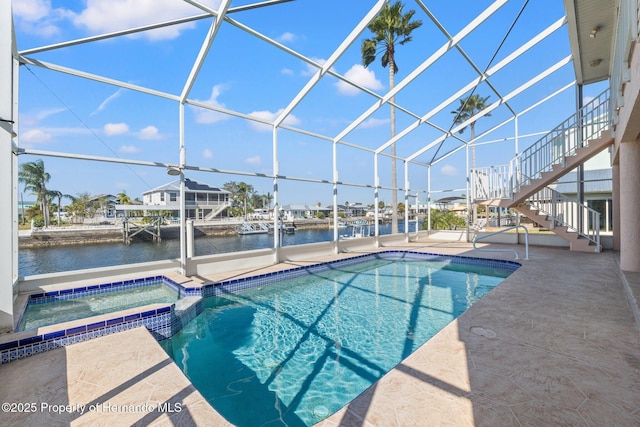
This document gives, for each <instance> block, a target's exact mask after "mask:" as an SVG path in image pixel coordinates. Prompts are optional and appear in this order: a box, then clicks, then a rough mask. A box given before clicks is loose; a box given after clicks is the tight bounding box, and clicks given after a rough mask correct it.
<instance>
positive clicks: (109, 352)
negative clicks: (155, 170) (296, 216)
mask: <svg viewBox="0 0 640 427" xmlns="http://www.w3.org/2000/svg"><path fill="white" fill-rule="evenodd" d="M396 247H400V248H402V249H404V248H408V249H410V250H415V249H417V250H420V251H438V252H439V253H441V254H450V253H453V254H460V253H467V254H472V253H473V252H472V248H471V245H470V244H465V243H463V242H442V241H430V242H418V243H411V244H406V245H396ZM491 247H495V248H505V247H509V246H506V245H496V244H492V245H491ZM367 252H375V250H374V251H367ZM532 252H533V256H532V257H531V260H530V261H525V262H523V263H522V264H523V267H522V268H520V269H518V271H516V272H514V274H513V275H511V276H509V277H508V278H507V279H505V282H503V284H505V285H506V284H507V282H509V283H508V286H502V285H503V284H501V285H500V286H498V287H497V288H496V289H494V290H493V291H491V292H490V293H489V294H488V295H487V296H486V297H485V298H483V299H482V300H481V301H484V300H486V303H485V304H482V305H484V307H483V308H481V307H480V306H478V307H477V309H476V306H475V305H474V307H472V308H471V309H470V311H469V314H470V316H465V319H463V320H462V321H454V322H453V323H451V324H450V325H449V326H447V327H446V328H445V329H444V330H443V331H442V332H441V333H440V334H438V335H437V336H436V337H434V338H432V339H431V340H429V341H428V342H427V343H426V344H425V345H423V346H421V347H420V348H419V349H418V350H417V351H416V353H417V354H416V355H415V357H412V358H411V359H407V360H404V361H403V362H402V363H401V364H400V365H399V367H398V368H399V369H396V370H394V371H395V372H394V374H391V375H388V377H387V376H385V377H384V378H383V379H382V380H380V381H379V382H377V383H375V384H374V385H373V386H372V387H371V388H370V389H369V390H368V391H367V392H365V393H363V394H362V395H361V396H359V397H358V398H357V399H355V400H354V401H352V402H350V403H349V404H348V405H346V406H345V407H344V408H343V409H341V410H340V411H338V412H336V413H334V414H333V415H331V416H330V417H329V418H327V419H325V420H324V421H322V422H320V423H319V424H317V425H316V427H320V426H321V427H337V426H340V425H358V426H374V425H388V426H390V427H401V426H405V425H424V424H425V423H427V424H429V425H441V424H447V425H460V426H463V425H464V426H473V425H496V424H505V423H508V424H510V425H521V424H522V425H525V424H526V425H539V424H548V423H554V422H555V423H558V422H564V423H565V424H571V425H575V424H582V425H587V424H593V425H603V423H604V424H606V423H607V422H608V423H609V424H611V423H614V424H616V425H635V424H637V423H638V422H639V421H640V412H638V410H637V402H638V401H637V394H636V393H634V390H635V388H634V387H635V386H634V384H637V381H638V379H639V378H640V373H639V372H638V371H637V368H634V366H630V365H629V364H628V363H627V362H629V361H630V360H632V359H633V358H637V359H635V360H639V359H640V338H638V331H637V329H636V327H635V323H634V321H633V316H632V314H631V313H630V312H629V310H628V309H626V308H625V307H626V304H627V301H626V299H625V298H624V293H623V292H622V289H621V287H620V286H618V285H619V277H618V276H619V271H617V270H615V269H614V268H613V264H614V263H613V262H610V263H608V262H607V260H609V259H610V258H614V257H615V254H613V255H612V254H585V253H580V252H579V253H574V252H570V251H568V250H564V249H554V248H551V249H549V248H544V249H540V248H536V247H534V248H533V251H532ZM348 255H350V254H345V253H341V254H337V255H328V256H324V255H323V256H318V257H316V258H314V259H313V260H311V259H309V260H305V261H284V262H282V263H280V264H274V265H270V266H264V267H262V268H259V269H255V268H253V269H250V268H247V269H239V270H236V271H233V272H227V273H215V274H211V275H206V276H200V277H199V278H198V279H202V280H205V281H215V280H219V281H221V280H222V279H225V278H230V277H241V276H243V275H246V274H247V272H248V271H254V272H257V271H259V272H269V271H273V270H275V269H283V268H286V267H287V266H289V265H295V266H299V265H301V264H304V263H309V264H311V263H317V261H318V260H322V261H325V260H330V259H336V258H338V257H341V256H342V257H344V256H348ZM495 257H496V258H498V257H500V258H504V259H508V255H505V254H500V255H497V256H495ZM511 259H513V258H511ZM563 266H570V268H569V269H568V271H565V269H564V268H561V267H563ZM195 279H196V278H194V280H195ZM638 279H639V280H640V277H639V278H638ZM185 280H187V279H185ZM544 282H548V285H544V286H542V287H541V286H540V284H541V283H544ZM585 282H590V283H593V282H598V283H600V285H599V289H601V291H600V292H599V294H598V295H599V296H602V295H606V297H607V300H608V301H609V303H608V304H607V305H606V306H604V307H600V308H599V311H600V312H601V314H604V318H605V319H600V321H603V320H604V321H605V324H602V323H599V321H598V322H595V323H594V322H593V320H594V319H593V318H594V316H593V314H594V313H593V310H594V305H593V298H594V295H593V294H592V293H591V292H579V293H578V294H575V293H573V294H571V295H570V296H568V297H566V298H565V296H564V291H563V289H564V288H565V287H566V286H569V287H570V288H571V289H575V287H578V289H582V288H584V286H585ZM589 289H591V288H589ZM523 293H525V294H526V296H524V295H523ZM489 302H491V304H488V303H489ZM601 302H602V300H599V303H598V305H600V303H601ZM566 303H570V304H571V306H570V307H567V308H568V309H569V311H568V312H567V311H565V313H566V314H567V315H568V317H567V318H565V319H560V318H558V317H557V312H556V309H557V307H558V306H559V305H560V306H563V307H565V304H566ZM487 305H491V306H492V310H487V309H486V308H487V307H486V306H487ZM577 308H579V309H580V310H586V312H585V314H588V315H586V316H582V315H581V313H582V312H581V311H576V309H577ZM471 312H473V314H472V313H471ZM471 314H472V315H471ZM600 317H603V316H600ZM474 319H475V320H474ZM563 320H564V321H563ZM532 321H534V322H535V323H531V322H532ZM540 322H543V323H544V324H546V325H548V327H549V328H550V329H547V328H543V327H541V326H542V323H540ZM558 322H560V323H563V325H559V324H558ZM567 322H578V324H576V326H575V328H574V327H570V324H566V323H567ZM478 325H479V326H482V327H488V328H490V329H493V330H494V331H496V332H498V336H497V337H496V338H492V337H491V336H488V335H477V334H474V333H473V331H472V327H474V326H478ZM534 326H535V327H534ZM568 326H569V327H568ZM583 326H584V327H586V328H588V329H587V334H586V335H584V336H583V332H584V329H583ZM602 326H606V328H603V327H602ZM576 328H577V330H578V332H579V337H577V336H576V335H575V333H576V331H575V329H576ZM138 329H139V330H140V332H144V334H143V335H147V336H148V339H147V340H142V339H139V338H142V337H141V336H137V338H136V339H135V341H133V342H132V341H131V340H128V338H127V337H128V336H129V334H131V333H134V332H135V330H133V331H127V332H123V333H119V334H113V335H110V336H106V337H102V338H99V339H97V340H96V345H91V343H89V342H86V343H81V344H78V345H74V346H69V347H66V348H61V349H58V350H55V351H52V352H49V353H46V354H41V355H38V356H36V357H32V358H28V359H24V360H21V361H18V362H16V363H15V364H10V365H3V366H0V380H1V381H3V383H4V384H5V385H7V387H6V388H5V393H4V394H2V393H0V394H1V395H2V396H3V398H4V399H3V400H4V401H7V402H27V401H31V400H34V398H37V399H38V401H42V402H51V403H58V404H61V405H65V404H72V405H73V404H76V405H77V404H85V403H86V404H91V403H95V402H103V401H105V400H109V401H115V403H127V404H141V403H144V402H149V401H152V402H155V401H157V400H158V398H157V395H156V394H155V392H152V394H151V395H150V389H149V388H150V387H152V388H153V389H158V390H162V391H163V392H166V394H165V397H162V398H161V401H165V399H167V397H166V395H167V394H168V395H170V396H173V397H172V398H173V399H185V397H184V396H185V389H184V384H183V383H179V382H177V380H174V379H177V378H182V376H183V374H182V372H181V371H180V370H179V368H178V367H177V365H175V363H171V362H170V360H169V361H168V366H167V368H168V367H171V368H172V373H171V374H170V375H169V376H168V377H165V379H163V380H161V381H158V380H157V379H156V378H155V374H156V373H155V371H154V367H155V364H154V362H153V361H151V360H150V355H154V357H155V354H156V353H157V354H158V355H160V356H162V357H165V356H166V353H165V352H164V350H162V348H161V347H160V346H159V345H158V343H157V342H155V340H154V339H152V337H151V335H150V334H149V333H148V331H146V330H145V331H142V330H141V329H142V328H138ZM465 331H466V332H465ZM462 332H464V341H462V340H461V339H462V338H463V337H462V336H461V335H460V334H461V333H462ZM469 339H470V340H469ZM594 340H595V343H596V344H597V345H595V346H594ZM603 340H604V341H603ZM107 343H109V344H108V345H105V344H107ZM505 346H506V347H505ZM81 349H82V350H81ZM512 350H519V351H516V352H515V353H514V354H513V355H512ZM141 352H146V353H144V354H143V353H141ZM54 355H59V358H60V359H61V360H62V361H63V363H64V365H65V366H66V369H65V368H64V366H63V367H62V368H61V369H60V370H58V371H54V372H56V375H55V376H52V375H53V374H49V373H50V372H51V371H52V369H54V368H55V367H54V366H50V363H49V362H50V360H51V359H50V356H54ZM598 355H601V356H602V357H601V358H600V359H597V356H598ZM630 357H631V359H629V358H630ZM550 358H551V359H554V360H553V361H550V360H549V359H550ZM114 360H117V363H114ZM558 361H560V362H563V363H557V362H558ZM576 361H577V362H580V365H581V366H582V367H584V366H585V363H586V364H588V366H589V368H588V369H576V368H574V367H573V366H574V365H575V363H576ZM625 361H627V362H625ZM419 363H421V364H422V366H418V364H419ZM136 364H137V366H138V370H133V369H131V368H132V367H136ZM14 365H15V366H14ZM169 365H170V366H169ZM173 368H175V369H173ZM540 375H543V376H542V377H541V376H540ZM49 378H61V381H58V382H56V384H51V381H49ZM514 379H515V380H518V382H520V381H521V380H526V381H527V382H525V383H522V382H520V386H518V385H516V383H515V382H514ZM545 379H546V380H545ZM552 379H555V381H554V382H553V383H551V384H550V383H549V381H551V380H552ZM7 381H8V382H7ZM123 385H124V386H125V389H123ZM550 385H552V386H553V387H552V390H549V386H550ZM522 386H526V387H527V392H528V393H526V392H525V391H523V389H522ZM577 386H579V389H576V387H577ZM96 387H99V388H97V389H96ZM587 392H588V395H585V393H587ZM529 393H531V394H529ZM575 399H578V400H577V401H576V400H575ZM514 400H517V402H516V403H514ZM182 402H183V406H182V408H183V411H182V412H181V413H179V414H162V415H160V414H158V415H157V418H153V421H154V422H155V423H154V425H155V424H158V425H160V424H163V423H166V422H167V421H168V418H170V419H171V420H174V422H173V424H175V425H177V424H178V422H177V420H178V419H179V420H180V421H181V423H180V424H182V423H184V424H189V425H200V424H202V425H204V424H207V423H208V424H211V423H212V422H214V423H215V424H216V425H220V426H228V425H231V424H230V423H229V422H228V421H226V420H225V419H224V418H222V417H221V416H219V414H218V413H217V412H216V411H215V410H214V409H213V408H212V407H211V406H210V405H209V404H208V403H206V402H203V401H199V402H198V403H195V404H194V403H193V402H191V401H189V400H182ZM578 403H580V404H579V405H578ZM185 409H186V410H185ZM131 415H132V414H128V413H127V414H124V413H120V414H117V413H110V414H100V416H101V417H111V418H99V419H101V420H103V422H104V419H107V420H111V421H112V423H118V424H122V423H126V424H128V425H134V424H135V425H148V424H149V422H148V421H149V417H148V414H147V415H145V414H139V415H137V416H135V417H133V418H132V417H131ZM4 419H5V421H6V422H8V423H9V424H12V423H14V424H15V425H25V424H30V425H36V424H42V422H37V420H41V419H46V421H47V422H51V421H53V422H54V423H59V422H62V420H64V415H58V414H45V415H44V417H43V413H42V412H37V413H30V414H15V413H7V414H5V418H4ZM97 419H98V418H95V417H93V418H92V417H91V414H87V413H85V414H84V415H83V416H81V417H79V418H75V421H76V422H78V423H83V424H84V423H86V422H88V421H89V420H97ZM214 420H215V421H214ZM576 420H580V422H579V423H578V422H577V421H576ZM169 422H171V421H169ZM163 425H164V424H163Z"/></svg>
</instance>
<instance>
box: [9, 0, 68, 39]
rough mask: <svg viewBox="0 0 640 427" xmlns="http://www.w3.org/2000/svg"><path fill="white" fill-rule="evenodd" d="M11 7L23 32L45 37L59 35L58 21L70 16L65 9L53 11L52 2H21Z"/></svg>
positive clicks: (24, 0)
mask: <svg viewBox="0 0 640 427" xmlns="http://www.w3.org/2000/svg"><path fill="white" fill-rule="evenodd" d="M11 6H12V9H13V16H14V17H15V18H16V21H17V25H19V26H20V28H21V29H22V30H23V31H25V32H27V33H29V34H35V35H38V36H44V37H51V36H54V35H56V34H58V33H59V32H60V30H59V28H58V27H57V26H56V23H57V21H59V20H60V19H62V18H64V17H65V16H68V14H69V13H68V11H66V10H65V9H52V8H51V0H20V1H14V2H13V4H12V5H11Z"/></svg>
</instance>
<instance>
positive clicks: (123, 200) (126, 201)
mask: <svg viewBox="0 0 640 427" xmlns="http://www.w3.org/2000/svg"><path fill="white" fill-rule="evenodd" d="M116 200H117V201H118V203H119V204H121V205H130V204H131V197H129V196H128V195H127V192H126V191H124V190H122V193H118V195H117V196H116Z"/></svg>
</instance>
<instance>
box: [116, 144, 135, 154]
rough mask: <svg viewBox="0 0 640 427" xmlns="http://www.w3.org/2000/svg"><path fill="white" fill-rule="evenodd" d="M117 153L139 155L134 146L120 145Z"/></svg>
mask: <svg viewBox="0 0 640 427" xmlns="http://www.w3.org/2000/svg"><path fill="white" fill-rule="evenodd" d="M118 151H119V152H121V153H129V154H131V153H139V152H140V149H139V148H138V147H136V146H135V145H122V146H120V148H118Z"/></svg>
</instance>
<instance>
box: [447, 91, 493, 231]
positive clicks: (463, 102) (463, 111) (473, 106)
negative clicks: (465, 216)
mask: <svg viewBox="0 0 640 427" xmlns="http://www.w3.org/2000/svg"><path fill="white" fill-rule="evenodd" d="M488 99H489V96H486V97H484V98H483V97H481V96H480V95H478V94H475V95H469V96H468V97H466V98H464V99H460V105H459V106H458V109H457V110H455V111H452V112H451V114H455V115H456V116H455V118H454V119H453V124H454V125H457V124H460V123H463V122H465V121H467V120H468V119H470V118H471V117H473V116H475V115H476V114H478V113H479V112H481V111H482V110H484V109H485V108H487V107H488V106H489V104H487V100H488ZM490 115H491V114H490V113H487V114H485V116H490ZM469 127H470V128H471V168H472V169H475V168H476V143H475V142H474V139H475V138H476V121H475V120H474V121H472V122H471V123H470V124H469ZM465 129H466V128H462V129H460V133H463V132H464V130H465ZM477 219H478V205H476V204H475V203H474V204H473V222H474V223H475V222H476V221H477Z"/></svg>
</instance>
